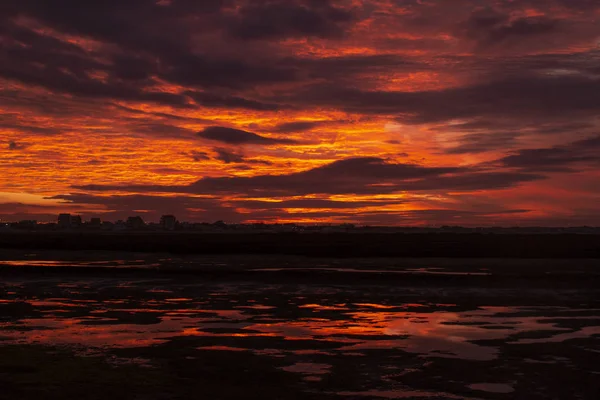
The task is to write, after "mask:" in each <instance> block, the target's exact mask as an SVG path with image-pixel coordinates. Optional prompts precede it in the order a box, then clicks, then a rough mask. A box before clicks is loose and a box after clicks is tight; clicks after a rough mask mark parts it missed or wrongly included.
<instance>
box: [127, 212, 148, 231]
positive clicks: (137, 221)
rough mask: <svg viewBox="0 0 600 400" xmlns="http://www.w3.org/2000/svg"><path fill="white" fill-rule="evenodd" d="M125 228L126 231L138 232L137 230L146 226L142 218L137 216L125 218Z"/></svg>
mask: <svg viewBox="0 0 600 400" xmlns="http://www.w3.org/2000/svg"><path fill="white" fill-rule="evenodd" d="M125 226H126V227H127V228H128V229H134V230H138V229H143V228H144V227H145V226H146V223H145V222H144V220H143V219H142V217H140V216H139V215H137V216H135V217H129V218H127V222H125Z"/></svg>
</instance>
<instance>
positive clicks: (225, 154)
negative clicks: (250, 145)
mask: <svg viewBox="0 0 600 400" xmlns="http://www.w3.org/2000/svg"><path fill="white" fill-rule="evenodd" d="M213 150H214V151H215V152H216V153H217V156H216V159H217V160H219V161H222V162H224V163H225V164H262V165H271V162H269V161H266V160H253V159H247V158H246V157H245V156H244V155H243V154H238V153H234V152H231V151H229V150H227V149H223V148H215V149H213Z"/></svg>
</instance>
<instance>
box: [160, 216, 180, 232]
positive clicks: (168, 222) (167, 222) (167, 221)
mask: <svg viewBox="0 0 600 400" xmlns="http://www.w3.org/2000/svg"><path fill="white" fill-rule="evenodd" d="M160 226H161V227H162V228H163V229H165V230H167V231H173V230H175V227H176V226H177V218H175V216H174V215H163V216H162V217H160Z"/></svg>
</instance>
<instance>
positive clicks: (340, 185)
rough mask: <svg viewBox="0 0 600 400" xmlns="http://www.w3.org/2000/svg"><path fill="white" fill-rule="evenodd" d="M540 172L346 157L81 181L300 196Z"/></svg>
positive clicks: (428, 186)
mask: <svg viewBox="0 0 600 400" xmlns="http://www.w3.org/2000/svg"><path fill="white" fill-rule="evenodd" d="M543 178H544V177H543V176H542V175H536V174H530V173H521V172H496V171H485V170H479V169H472V168H460V167H424V166H419V165H414V164H393V163H388V162H386V161H385V160H382V159H380V158H351V159H346V160H341V161H336V162H333V163H331V164H327V165H325V166H322V167H318V168H314V169H311V170H307V171H303V172H296V173H292V174H287V175H258V176H253V177H219V178H212V177H207V178H203V179H200V180H199V181H197V182H196V183H194V184H191V185H189V186H172V187H169V186H137V185H134V186H126V187H122V186H103V185H86V186H80V187H77V189H82V190H90V191H111V190H131V191H140V192H147V191H158V192H180V193H195V194H203V195H216V194H218V195H222V194H236V195H239V194H242V195H250V196H272V197H279V196H301V195H309V194H378V193H396V192H401V191H438V190H439V191H448V190H452V191H471V190H483V189H490V190H491V189H500V188H507V187H513V186H515V185H518V184H520V183H522V182H528V181H534V180H538V179H543Z"/></svg>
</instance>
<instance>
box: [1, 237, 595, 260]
mask: <svg viewBox="0 0 600 400" xmlns="http://www.w3.org/2000/svg"><path fill="white" fill-rule="evenodd" d="M0 248H4V249H52V250H108V251H135V252H146V253H158V252H161V253H173V254H254V255H266V254H271V255H302V256H310V257H337V258H344V257H460V258H481V257H488V258H600V235H578V234H552V235H551V234H514V235H513V234H454V233H430V234H429V233H423V234H407V233H351V234H350V233H327V234H323V233H310V234H306V233H302V234H299V233H278V234H247V233H240V234H206V233H204V234H201V233H135V232H127V233H100V232H98V233H94V232H72V233H71V232H24V233H14V232H6V233H0Z"/></svg>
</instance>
